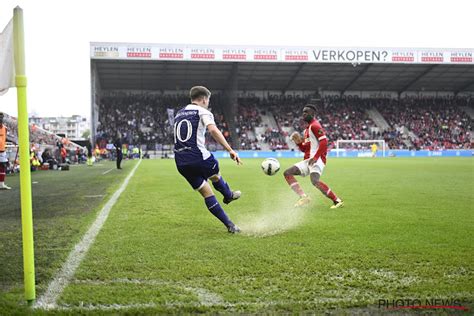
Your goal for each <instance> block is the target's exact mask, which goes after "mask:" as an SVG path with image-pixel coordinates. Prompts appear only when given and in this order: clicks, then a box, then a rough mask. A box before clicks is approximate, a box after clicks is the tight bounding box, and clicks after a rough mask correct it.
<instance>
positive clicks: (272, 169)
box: [262, 158, 280, 176]
mask: <svg viewBox="0 0 474 316" xmlns="http://www.w3.org/2000/svg"><path fill="white" fill-rule="evenodd" d="M262 170H263V172H264V173H265V174H266V175H269V176H273V175H274V174H275V173H277V172H278V170H280V163H279V162H278V160H276V159H275V158H267V159H265V160H264V161H263V162H262Z"/></svg>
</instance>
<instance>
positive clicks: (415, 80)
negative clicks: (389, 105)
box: [397, 65, 438, 96]
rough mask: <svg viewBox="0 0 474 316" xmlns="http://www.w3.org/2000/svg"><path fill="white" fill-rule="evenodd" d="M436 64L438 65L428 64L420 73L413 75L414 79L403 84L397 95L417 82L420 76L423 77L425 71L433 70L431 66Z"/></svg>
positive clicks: (433, 66)
mask: <svg viewBox="0 0 474 316" xmlns="http://www.w3.org/2000/svg"><path fill="white" fill-rule="evenodd" d="M436 66H438V65H431V66H429V67H428V68H426V69H425V71H423V72H422V73H421V74H419V75H418V76H416V77H415V79H413V80H411V81H410V82H409V83H407V84H406V85H405V86H403V88H401V89H400V90H398V91H397V92H398V95H399V96H400V94H402V93H403V92H405V91H407V90H408V89H409V88H410V87H411V86H412V85H414V84H415V83H417V82H418V80H420V79H421V78H423V77H424V76H425V75H426V74H427V73H429V72H430V71H431V70H433V68H435V67H436Z"/></svg>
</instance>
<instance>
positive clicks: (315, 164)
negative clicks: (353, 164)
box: [284, 104, 344, 208]
mask: <svg viewBox="0 0 474 316" xmlns="http://www.w3.org/2000/svg"><path fill="white" fill-rule="evenodd" d="M315 114H316V107H315V106H314V105H312V104H307V105H305V107H304V108H303V119H304V120H305V122H307V123H308V127H307V128H306V129H305V131H304V139H302V138H301V136H300V134H299V133H297V132H295V133H293V134H292V135H291V139H292V140H293V141H294V142H295V143H296V144H297V145H298V147H299V149H300V150H301V151H302V152H304V160H303V161H300V162H298V163H296V164H294V165H293V166H291V167H290V168H288V169H286V170H285V172H284V176H285V179H286V182H288V184H289V186H290V187H291V189H292V190H293V191H295V192H296V194H298V195H299V196H300V198H299V200H298V201H297V202H296V204H295V206H297V207H299V206H303V205H305V204H308V203H309V202H310V201H311V199H310V198H309V196H307V195H306V194H305V193H304V192H303V189H302V188H301V186H300V185H299V183H298V181H296V179H295V176H302V177H305V176H307V175H309V176H310V179H311V183H312V184H313V185H314V186H315V187H316V188H318V190H319V191H321V193H323V194H324V195H325V196H326V197H328V198H329V199H331V200H332V201H333V203H334V205H332V206H331V208H339V207H342V206H343V205H344V202H343V201H342V200H341V199H340V198H338V197H337V195H336V194H335V193H334V192H333V191H332V190H331V189H330V188H329V187H328V186H327V185H326V184H325V183H324V182H322V181H321V180H319V178H320V177H321V175H322V174H323V170H324V167H325V166H326V155H327V148H328V139H327V137H326V132H325V131H324V129H323V128H322V127H321V124H319V122H318V121H317V120H316V119H315Z"/></svg>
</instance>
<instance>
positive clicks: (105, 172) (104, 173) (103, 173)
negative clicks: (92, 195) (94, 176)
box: [102, 168, 114, 175]
mask: <svg viewBox="0 0 474 316" xmlns="http://www.w3.org/2000/svg"><path fill="white" fill-rule="evenodd" d="M112 170H114V169H113V168H112V169H109V170H107V171H104V172H102V175H106V174H107V173H109V172H110V171H112Z"/></svg>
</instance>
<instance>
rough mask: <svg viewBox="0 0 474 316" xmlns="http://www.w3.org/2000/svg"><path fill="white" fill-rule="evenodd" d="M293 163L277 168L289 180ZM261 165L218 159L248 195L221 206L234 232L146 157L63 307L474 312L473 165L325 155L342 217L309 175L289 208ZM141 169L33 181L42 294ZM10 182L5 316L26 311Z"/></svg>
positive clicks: (4, 212)
mask: <svg viewBox="0 0 474 316" xmlns="http://www.w3.org/2000/svg"><path fill="white" fill-rule="evenodd" d="M296 161H297V160H293V159H281V160H280V162H281V167H282V170H284V169H286V168H287V167H289V166H291V165H292V164H293V163H295V162H296ZM260 162H261V160H260V159H247V160H245V161H244V165H242V166H236V165H235V163H234V162H232V161H230V160H221V161H220V166H221V172H222V175H223V176H224V178H225V179H226V180H227V181H228V182H229V184H230V185H231V188H232V189H234V190H235V189H239V190H241V191H242V198H241V199H240V200H238V201H235V202H233V203H231V204H230V205H228V206H225V205H224V209H225V210H226V212H227V213H228V214H229V216H230V218H231V219H232V220H233V221H234V222H235V223H236V224H237V225H239V226H240V227H241V229H242V234H239V235H231V234H228V233H227V231H226V229H225V227H224V226H223V225H222V224H221V223H220V222H219V221H218V220H217V219H216V218H214V217H213V216H212V215H211V214H210V213H209V211H208V210H207V209H206V207H205V205H204V202H203V200H202V198H201V197H200V195H199V194H197V193H196V192H193V190H192V189H191V187H190V186H189V185H188V184H187V182H185V180H184V179H183V178H182V177H181V176H179V174H178V173H177V171H176V168H175V166H174V161H172V160H144V161H142V162H141V164H140V165H139V166H138V168H137V169H136V172H135V174H134V175H133V177H132V178H131V180H130V182H129V184H128V186H127V187H126V189H125V191H124V192H123V193H122V194H121V196H120V198H119V199H118V201H117V203H116V204H115V205H114V207H113V208H112V209H111V211H110V215H109V217H108V219H107V220H106V222H105V224H104V226H103V227H102V229H101V230H100V232H99V234H98V235H97V238H96V239H95V241H94V243H93V244H92V246H91V248H90V249H89V251H88V253H87V254H86V256H85V258H84V260H83V261H82V262H81V263H80V265H79V267H78V269H77V270H76V271H75V273H74V275H73V277H72V278H71V280H69V282H68V283H67V285H66V286H65V288H64V291H63V292H62V294H61V295H60V296H59V299H58V300H57V302H56V305H55V308H56V310H55V311H57V310H59V311H62V312H66V313H69V312H72V313H75V312H92V313H105V312H110V311H112V312H113V311H121V312H125V311H127V312H131V313H144V314H149V313H159V312H163V313H180V312H230V313H232V312H244V313H245V312H265V313H271V312H305V311H317V312H324V311H329V312H331V311H332V312H335V313H339V311H342V312H347V313H350V312H349V311H362V312H363V311H372V312H378V311H380V309H379V305H378V304H379V300H397V299H420V300H423V303H424V300H425V299H443V300H459V301H460V302H462V305H463V306H467V307H469V308H470V309H471V311H472V307H473V302H474V255H473V254H474V236H473V231H474V215H473V205H474V204H473V202H474V195H473V193H474V163H473V160H472V159H471V158H466V159H465V158H426V159H422V158H407V159H403V158H385V159H370V158H369V159H330V160H329V163H328V166H327V168H326V169H325V171H324V174H323V176H322V178H321V179H322V180H323V181H325V182H326V183H327V184H328V185H329V186H330V187H331V189H333V191H335V192H336V193H337V194H338V195H339V196H340V197H341V198H342V199H344V201H345V207H344V208H342V209H337V210H331V209H329V207H330V205H331V201H329V200H328V199H327V198H325V197H324V196H323V195H322V194H321V193H320V192H319V191H317V190H316V189H315V188H313V187H312V186H311V185H310V181H309V179H308V178H298V181H299V182H300V183H301V184H302V187H303V189H304V190H305V192H306V193H308V194H309V195H310V196H311V197H312V203H311V204H310V205H309V206H308V207H305V208H303V209H294V208H293V204H294V202H295V201H296V199H297V196H296V195H295V194H294V193H293V192H292V191H291V190H290V188H289V187H288V185H287V184H286V182H285V180H284V178H283V175H282V171H280V172H279V173H278V174H277V175H275V176H273V177H270V176H266V175H264V174H263V173H262V172H261V170H260V166H259V165H260ZM136 163H137V162H136V161H127V162H126V163H125V166H124V170H122V172H120V171H118V170H115V169H112V168H113V164H112V163H110V162H103V163H101V164H100V165H96V166H94V167H91V168H87V167H86V166H77V167H73V168H71V169H72V170H71V171H69V172H52V171H51V172H36V173H34V174H33V181H34V182H38V183H36V184H33V192H34V200H35V202H34V224H35V243H36V244H35V252H36V264H37V268H36V270H37V283H38V285H37V293H38V298H39V297H41V296H42V295H43V294H44V292H45V290H46V288H47V287H48V285H49V283H50V281H51V279H53V278H54V276H55V275H56V273H57V272H58V270H59V269H60V268H61V266H62V265H63V263H64V262H65V261H66V258H67V257H68V255H69V252H70V251H71V250H72V249H73V246H74V245H75V244H76V243H77V242H78V241H79V240H81V238H82V236H83V235H84V233H85V232H86V231H87V229H88V227H89V226H90V224H91V223H92V222H93V221H94V219H95V217H96V215H97V213H98V212H99V211H100V209H101V208H102V206H103V205H104V204H105V203H106V202H107V200H108V199H109V198H110V196H111V195H112V194H113V193H114V191H115V190H117V189H118V188H119V186H120V185H121V183H122V182H123V180H124V179H125V177H126V176H127V174H128V173H129V172H130V171H131V170H132V169H133V167H134V166H135V164H136ZM110 169H112V170H111V171H109V172H107V173H105V172H106V171H107V170H110ZM104 173H105V174H104ZM7 183H8V184H10V185H12V186H13V187H15V188H16V189H15V190H12V191H3V192H0V201H1V202H2V205H1V211H0V228H1V229H0V262H1V263H2V264H1V266H0V275H1V278H0V282H1V283H0V314H2V315H3V314H9V313H12V312H13V311H26V309H27V307H26V305H25V303H24V302H23V297H22V294H23V288H22V267H21V264H22V263H21V262H22V261H21V260H22V259H21V234H20V232H21V230H20V222H19V211H18V210H19V202H18V196H19V195H18V194H19V193H18V192H19V191H18V177H9V178H7ZM218 197H219V200H221V199H222V198H221V196H220V195H218ZM38 312H41V313H42V312H43V311H41V310H38Z"/></svg>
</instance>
